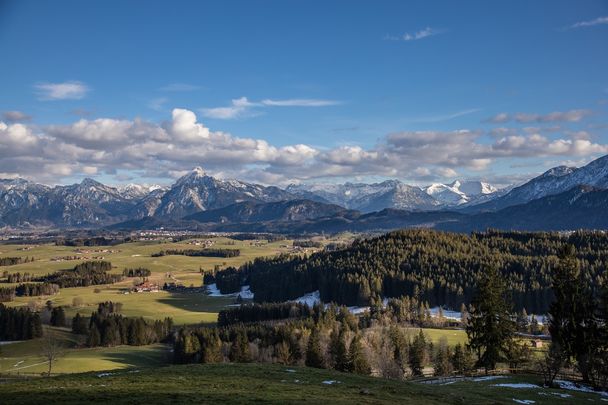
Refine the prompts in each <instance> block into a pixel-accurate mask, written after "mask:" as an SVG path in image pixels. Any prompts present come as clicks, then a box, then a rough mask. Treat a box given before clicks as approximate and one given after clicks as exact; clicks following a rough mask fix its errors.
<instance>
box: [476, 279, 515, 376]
mask: <svg viewBox="0 0 608 405" xmlns="http://www.w3.org/2000/svg"><path fill="white" fill-rule="evenodd" d="M510 312H511V302H510V298H509V297H507V294H506V286H505V282H504V281H503V278H502V276H501V275H500V273H499V272H498V271H497V270H496V268H494V267H490V268H489V269H488V270H487V271H486V272H485V274H484V275H483V276H482V277H481V278H480V280H479V282H478V285H477V291H476V294H475V296H474V298H473V300H472V301H471V309H470V312H469V319H468V322H467V326H466V332H467V336H468V338H469V343H468V345H469V347H470V348H471V349H473V350H474V351H476V352H477V355H478V361H477V365H478V366H481V367H484V368H485V369H486V371H487V370H493V369H495V368H496V363H498V362H499V361H501V360H504V359H505V358H506V355H507V353H508V350H509V348H510V344H511V340H512V339H513V335H514V332H515V322H513V321H512V320H511V313H510Z"/></svg>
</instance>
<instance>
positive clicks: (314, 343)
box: [305, 328, 324, 368]
mask: <svg viewBox="0 0 608 405" xmlns="http://www.w3.org/2000/svg"><path fill="white" fill-rule="evenodd" d="M305 364H306V366H308V367H316V368H324V365H323V353H321V342H320V341H319V331H318V330H317V328H314V329H313V330H312V331H311V333H310V337H309V338H308V345H307V347H306V361H305Z"/></svg>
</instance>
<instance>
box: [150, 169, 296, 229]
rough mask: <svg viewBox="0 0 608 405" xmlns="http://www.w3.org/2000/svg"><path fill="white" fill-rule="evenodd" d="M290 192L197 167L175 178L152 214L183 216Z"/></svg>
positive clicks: (287, 197) (276, 197) (268, 199)
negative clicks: (224, 177)
mask: <svg viewBox="0 0 608 405" xmlns="http://www.w3.org/2000/svg"><path fill="white" fill-rule="evenodd" d="M291 199H293V196H292V195H290V194H289V193H287V192H286V191H284V190H281V189H280V188H278V187H273V186H270V187H265V186H261V185H259V184H251V183H245V182H242V181H238V180H219V179H216V178H215V177H212V176H208V175H207V174H206V173H205V171H204V170H203V169H201V168H200V167H197V168H195V169H194V170H192V171H191V172H190V173H188V174H186V175H185V176H183V177H181V178H180V179H178V180H177V181H176V182H175V184H174V185H173V186H171V188H170V189H169V190H168V191H167V192H166V193H165V194H163V196H162V198H161V201H160V204H159V206H158V208H157V209H156V210H155V212H154V216H158V217H168V218H182V217H184V216H186V215H189V214H193V213H195V212H199V211H205V210H208V209H212V208H221V207H225V206H227V205H230V204H234V203H238V202H243V201H257V202H271V201H284V200H291Z"/></svg>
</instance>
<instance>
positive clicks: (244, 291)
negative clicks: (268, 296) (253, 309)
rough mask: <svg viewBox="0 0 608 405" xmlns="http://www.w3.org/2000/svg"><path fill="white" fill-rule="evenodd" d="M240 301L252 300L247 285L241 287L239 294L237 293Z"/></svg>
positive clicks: (251, 294) (251, 293) (251, 292)
mask: <svg viewBox="0 0 608 405" xmlns="http://www.w3.org/2000/svg"><path fill="white" fill-rule="evenodd" d="M239 295H240V296H241V298H242V299H244V300H252V299H253V291H251V290H250V289H249V286H248V285H244V286H242V287H241V292H240V293H239Z"/></svg>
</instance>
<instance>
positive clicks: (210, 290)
mask: <svg viewBox="0 0 608 405" xmlns="http://www.w3.org/2000/svg"><path fill="white" fill-rule="evenodd" d="M206 287H207V295H209V296H210V297H237V296H238V295H240V296H241V298H243V299H247V300H252V299H253V292H252V291H251V290H250V289H249V286H248V285H244V286H242V287H241V291H240V292H238V293H230V294H222V293H221V292H220V290H219V288H217V285H216V284H215V283H213V284H207V285H206Z"/></svg>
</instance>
